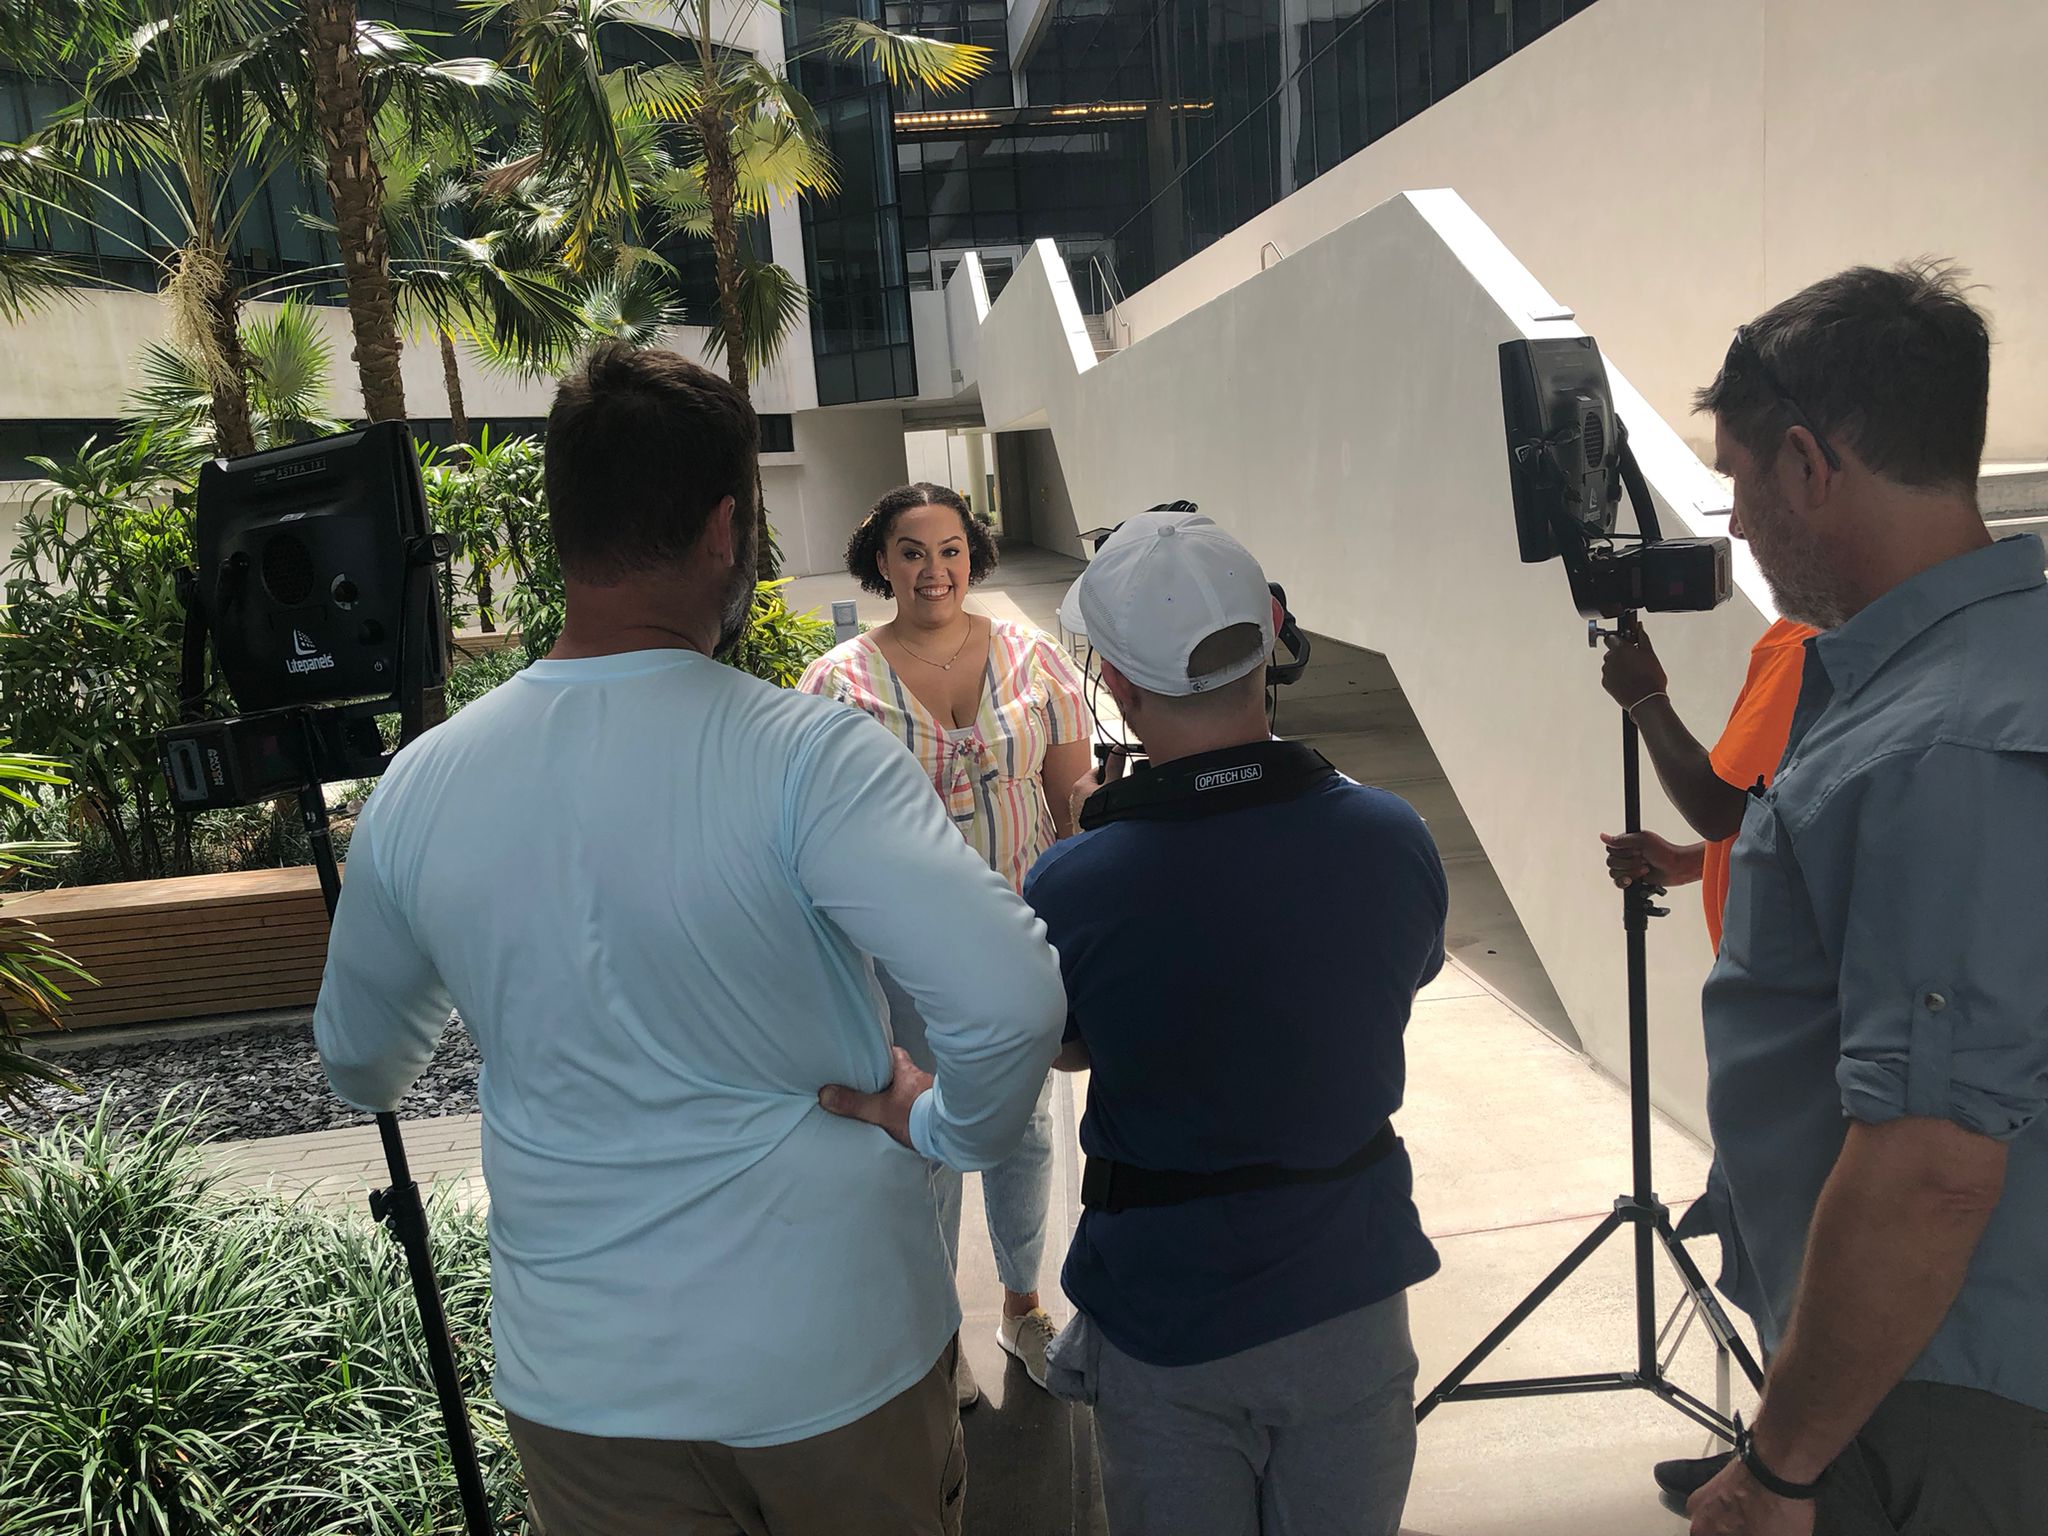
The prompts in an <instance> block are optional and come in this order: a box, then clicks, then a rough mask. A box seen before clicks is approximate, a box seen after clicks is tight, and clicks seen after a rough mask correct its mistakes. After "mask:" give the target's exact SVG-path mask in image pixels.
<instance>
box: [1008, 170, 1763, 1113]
mask: <svg viewBox="0 0 2048 1536" xmlns="http://www.w3.org/2000/svg"><path fill="white" fill-rule="evenodd" d="M1366 272H1369V273H1371V274H1373V280H1372V281H1371V282H1362V281H1360V280H1359V274H1360V273H1366ZM1558 314H1567V315H1568V314H1569V311H1566V310H1561V309H1560V308H1559V306H1558V304H1557V302H1556V301H1555V300H1554V299H1553V298H1552V297H1551V296H1550V294H1549V293H1547V292H1546V291H1545V290H1544V287H1543V285H1542V284H1540V283H1539V282H1538V281H1537V280H1536V279H1535V278H1534V277H1533V276H1531V274H1530V273H1529V271H1528V270H1527V269H1526V268H1524V267H1523V266H1522V265H1521V264H1520V263H1519V262H1518V261H1516V260H1515V258H1514V257H1513V256H1511V255H1510V254H1509V253H1508V251H1507V250H1506V248H1505V247H1504V246H1502V245H1501V243H1500V242H1499V241H1498V240H1497V239H1495V238H1494V236H1493V235H1492V233H1491V232H1490V231H1489V230H1488V229H1487V228H1486V227H1485V225H1484V224H1482V223H1481V222H1480V221H1479V219H1478V218H1477V217H1475V216H1474V214H1473V213H1472V211H1471V210H1470V209H1468V208H1466V207H1465V205H1464V204H1463V203H1462V202H1460V201H1459V199H1458V198H1457V197H1456V196H1455V195H1454V194H1451V193H1447V192H1432V193H1416V194H1407V195H1404V196H1402V197H1399V198H1396V199H1393V200H1392V201H1390V202H1388V203H1386V204H1384V205H1382V206H1380V207H1378V208H1375V209H1373V210H1372V211H1371V212H1369V213H1367V214H1365V215H1363V216H1362V217H1360V218H1357V219H1355V220H1353V221H1352V222H1350V223H1349V224H1346V225H1344V226H1343V227H1342V228H1340V229H1337V230H1336V231H1334V232H1333V233H1331V234H1330V235H1328V236H1326V237H1325V238H1324V239H1322V240H1320V241H1318V242H1315V243H1313V244H1311V245H1308V246H1306V247H1304V248H1301V249H1298V250H1297V251H1296V252H1295V253H1294V254H1293V255H1291V256H1290V257H1289V258H1288V259H1287V260H1286V261H1283V262H1281V263H1280V264H1279V265H1278V266H1276V267H1274V268H1273V269H1272V270H1271V271H1270V272H1267V273H1265V274H1263V275H1261V276H1258V277H1255V278H1253V279H1252V280H1251V281H1249V282H1246V283H1243V284H1241V285H1240V286H1238V287H1236V288H1234V289H1232V290H1231V291H1230V292H1229V293H1227V294H1226V295H1224V296H1223V297H1222V298H1220V299H1218V300H1217V301H1215V302H1213V303H1210V304H1208V305H1206V306H1204V307H1202V308H1200V309H1197V310H1195V311H1193V312H1192V313H1190V314H1187V315H1185V316H1183V317H1182V318H1180V319H1179V320H1178V321H1176V322H1175V323H1173V324H1171V325H1169V326H1166V327H1164V328H1163V329H1160V330H1157V331H1154V332H1153V333H1152V334H1151V335H1149V336H1146V337H1144V338H1143V339H1141V340H1140V341H1138V342H1137V343H1136V344H1134V345H1133V346H1131V347H1129V348H1127V349H1126V350H1124V351H1122V352H1119V353H1116V354H1114V355H1112V356H1111V357H1109V358H1108V359H1107V360H1105V361H1103V362H1101V363H1099V364H1098V363H1097V362H1096V360H1095V358H1094V356H1093V354H1092V352H1088V353H1086V355H1085V356H1082V355H1077V352H1076V349H1075V347H1074V344H1073V339H1072V332H1073V329H1074V326H1075V325H1076V324H1078V320H1079V310H1078V306H1077V305H1076V304H1075V302H1074V297H1073V293H1072V289H1071V287H1070V285H1069V283H1068V280H1067V275H1066V269H1065V266H1064V264H1063V263H1061V262H1060V260H1059V259H1058V255H1057V253H1056V252H1054V251H1053V250H1052V248H1051V246H1050V244H1049V243H1046V242H1042V243H1041V244H1040V245H1039V247H1038V248H1037V249H1035V250H1034V251H1033V253H1032V255H1031V256H1030V258H1029V259H1028V260H1027V261H1026V262H1025V264H1024V265H1023V267H1022V268H1021V269H1020V270H1019V272H1018V274H1017V275H1016V276H1015V277H1014V278H1012V279H1011V281H1010V284H1009V286H1008V287H1007V288H1005V289H1004V291H1003V296H1002V298H1001V299H1000V300H999V301H998V302H997V303H996V305H995V306H994V308H993V309H992V310H991V312H990V313H989V316H988V319H987V321H986V323H985V324H984V326H983V327H982V333H981V336H980V340H979V349H980V353H979V355H980V360H981V362H980V380H981V393H982V401H983V406H984V410H985V412H986V414H987V419H988V422H989V425H990V426H991V427H992V428H997V429H1003V428H1015V427H1018V426H1020V425H1021V426H1030V425H1034V424H1036V423H1037V422H1038V421H1040V420H1044V421H1045V422H1046V423H1047V424H1048V425H1049V428H1050V432H1051V437H1052V439H1053V440H1054V441H1055V442H1056V444H1057V458H1058V461H1059V464H1060V466H1061V469H1062V471H1063V481H1064V485H1065V486H1066V488H1067V489H1068V491H1069V492H1070V494H1071V512H1070V513H1068V514H1066V516H1063V517H1062V518H1061V520H1060V524H1059V531H1060V532H1062V533H1064V532H1065V531H1066V519H1067V517H1071V519H1072V521H1073V523H1074V524H1075V525H1076V526H1078V527H1082V528H1086V527H1092V526H1095V525H1097V524H1101V523H1112V522H1115V521H1118V520H1120V519H1122V518H1124V517H1127V516H1129V515H1130V514H1132V513H1133V512H1137V511H1140V510H1142V509H1143V508H1145V507H1147V506H1150V505H1153V504H1154V503H1157V502H1160V501H1166V500H1171V499H1173V498H1176V497H1188V498H1191V499H1193V500H1194V501H1196V502H1198V503H1200V504H1201V506H1202V509H1203V511H1205V512H1207V513H1209V514H1210V515H1212V516H1214V517H1215V518H1216V520H1217V521H1218V522H1220V523H1222V524H1223V525H1224V526H1226V527H1228V528H1230V529H1232V530H1233V531H1234V532H1236V533H1237V534H1238V535H1239V536H1240V537H1241V538H1243V539H1244V541H1245V542H1246V544H1247V545H1248V546H1249V547H1250V548H1251V549H1252V551H1253V552H1254V553H1255V554H1257V555H1258V556H1259V558H1260V560H1261V562H1262V563H1263V564H1264V566H1265V567H1266V570H1267V572H1268V574H1269V575H1270V576H1272V577H1273V578H1274V579H1275V580H1278V581H1281V582H1284V583H1285V584H1286V586H1287V589H1288V594H1289V597H1290V599H1291V600H1292V603H1293V606H1294V609H1295V611H1296V613H1297V614H1298V615H1299V616H1300V618H1301V621H1302V624H1303V626H1304V627H1305V628H1308V629H1310V630H1313V631H1315V632H1316V633H1319V634H1325V635H1329V636H1331V637H1332V638H1334V639H1337V640H1340V641H1343V642H1344V643H1346V644H1350V645H1358V646H1363V647H1366V648H1368V649H1371V650H1375V651H1380V652H1383V653H1384V654H1385V655H1386V656H1387V657H1388V659H1389V660H1390V662H1391V663H1392V665H1393V668H1394V671H1395V673H1396V675H1397V676H1398V678H1399V679H1400V682H1401V685H1402V688H1403V689H1404V691H1405V692H1406V694H1407V697H1408V700H1409V702H1410V704H1411V705H1412V706H1413V707H1414V709H1415V712H1416V715H1417V718H1418V719H1419V721H1420V722H1421V725H1422V728H1423V730H1424V732H1425V733H1426V734H1427V736H1428V738H1429V742H1430V745H1431V747H1432V748H1433V749H1434V750H1435V752H1436V754H1437V756H1438V758H1439V759H1440V760H1441V761H1442V763H1443V766H1444V769H1445V771H1446V773H1447V775H1448V777H1449V779H1450V781H1451V784H1452V787H1453V788H1454V789H1455V791H1456V792H1457V795H1458V799H1459V802H1460V804H1461V805H1462V806H1463V807H1464V809H1465V811H1466V812H1467V814H1468V815H1469V816H1470V818H1471V821H1472V824H1473V827H1474V829H1475V831H1476V832H1477V834H1478V836H1479V838H1480V841H1481V843H1482V844H1483V846H1484V847H1485V849H1486V851H1487V854H1488V856H1489V858H1490V859H1491V861H1492V864H1493V867H1494V869H1495V870H1496V871H1497V872H1498V874H1499V876H1500V879H1501V882H1502V885H1503V886H1504V887H1505V888H1506V890H1507V893H1508V895H1509V898H1510V899H1511V900H1512V902H1513V904H1514V908H1515V911H1516V913H1517V915H1518V916H1519V917H1520V919H1521V921H1522V924H1523V926H1524V928H1525V929H1526V930H1527V932H1528V935H1529V938H1530V940H1531V942H1532V943H1533V944H1534V946H1535V948H1536V951H1537V954H1538V955H1539V956H1540V958H1541V959H1542V961H1543V964H1544V967H1545V969H1546V970H1547V972H1548V973H1549V976H1550V979H1551V981H1552V983H1553V984H1554V986H1555V987H1556V989H1557V993H1558V995H1559V997H1560V999H1561V1000H1562V1001H1563V1003H1564V1005H1565V1008H1566V1010H1567V1012H1568V1014H1569V1015H1570V1018H1571V1022H1572V1024H1573V1027H1574V1028H1575V1029H1576V1030H1577V1031H1578V1033H1579V1036H1580V1038H1581V1040H1582V1041H1583V1043H1584V1045H1585V1047H1586V1049H1587V1050H1588V1052H1589V1053H1590V1054H1591V1055H1592V1057H1593V1058H1594V1059H1595V1060H1597V1061H1598V1062H1599V1063H1601V1065H1603V1066H1604V1067H1606V1068H1608V1069H1609V1070H1611V1071H1613V1072H1615V1073H1617V1074H1620V1073H1622V1072H1624V1071H1625V1069H1626V1017H1625V1006H1624V1005H1625V991H1624V985H1623V969H1622V932H1621V924H1620V916H1621V912H1620V904H1619V901H1618V899H1617V898H1616V896H1615V893H1614V891H1613V889H1612V887H1611V886H1609V885H1608V883H1607V881H1606V879H1605V876H1604V873H1603V870H1602V865H1601V859H1600V849H1599V844H1598V842H1597V841H1596V834H1598V833H1600V832H1602V831H1614V830H1616V829H1617V825H1618V822H1619V815H1620V795H1621V787H1620V786H1621V775H1620V763H1619V760H1618V759H1619V743H1620V730H1619V728H1618V723H1617V717H1616V714H1615V711H1614V709H1613V707H1612V705H1611V704H1610V703H1608V701H1607V699H1606V697H1605V695H1604V694H1602V693H1601V691H1600V687H1599V672H1598V667H1597V665H1596V662H1595V658H1594V656H1593V654H1592V653H1591V652H1589V651H1588V649H1587V646H1586V630H1585V624H1584V621H1583V620H1581V619H1579V618H1578V617H1577V616H1576V615H1575V613H1574V612H1573V609H1572V604H1571V600H1570V597H1569V595H1568V593H1567V590H1566V585H1565V578H1564V572H1563V570H1562V568H1561V567H1559V566H1557V565H1554V564H1553V565H1549V566H1542V567H1527V566H1523V565H1521V564H1520V563H1519V561H1518V559H1517V555H1516V549H1515V540H1514V522H1513V511H1512V506H1511V502H1510V497H1509V487H1508V477H1507V466H1506V460H1505V454H1504V452H1503V449H1502V442H1501V425H1500V419H1501V418H1500V384H1499V372H1498V363H1497V346H1498V344H1499V343H1500V342H1501V341H1504V340H1507V339H1509V338H1512V337H1515V336H1518V335H1569V334H1576V333H1577V327H1576V326H1575V325H1573V324H1572V323H1571V321H1570V320H1569V319H1544V318H1540V317H1544V316H1554V315H1558ZM1603 340H1604V338H1603ZM1610 364H1611V365H1612V366H1613V367H1614V370H1615V375H1616V378H1615V392H1616V398H1617V403H1618V404H1619V406H1620V408H1621V410H1622V413H1623V415H1624V417H1625V419H1626V420H1627V422H1628V426H1629V431H1630V435H1631V438H1632V440H1633V441H1634V442H1635V444H1636V447H1637V450H1638V453H1639V455H1640V456H1641V459H1642V461H1643V467H1644V471H1645V474H1646V475H1647V477H1648V478H1649V480H1650V482H1651V485H1652V486H1653V488H1654V489H1655V490H1656V492H1657V494H1658V497H1659V499H1660V501H1661V502H1662V504H1663V506H1662V512H1663V516H1664V521H1665V532H1666V533H1667V534H1672V535H1678V534H1684V533H1688V532H1717V531H1720V529H1721V528H1722V527H1724V526H1725V522H1724V514H1725V501H1724V493H1723V492H1722V491H1721V489H1720V487H1719V486H1718V485H1717V483H1716V482H1715V481H1714V479H1713V477H1712V476H1711V475H1709V474H1708V473H1707V471H1706V470H1705V468H1704V467H1703V466H1702V465H1701V464H1700V463H1699V461H1698V460H1697V459H1696V458H1694V457H1693V455H1692V454H1691V453H1690V452H1689V451H1688V450H1687V448H1686V447H1685V445H1684V444H1683V443H1682V442H1681V441H1680V440H1679V438H1678V437H1677V435H1676V434H1675V433H1674V432H1673V431H1672V430H1671V429H1670V428H1669V427H1668V426H1666V425H1665V424H1664V423H1663V422H1662V421H1661V420H1660V419H1659V418H1658V417H1657V416H1656V415H1655V413H1654V412H1652V411H1651V410H1649V408H1648V407H1647V406H1646V405H1645V403H1644V402H1643V399H1642V397H1641V396H1640V395H1638V394H1636V392H1635V391H1634V390H1632V389H1630V388H1629V387H1628V384H1627V381H1626V380H1624V379H1622V378H1621V377H1620V372H1621V370H1624V369H1626V368H1627V367H1628V364H1629V358H1628V356H1627V354H1626V353H1625V352H1623V353H1620V355H1618V356H1613V355H1611V356H1610ZM1007 446H1008V445H1007V444H1006V447H1007ZM1005 462H1006V464H1008V463H1009V462H1010V460H1009V459H1008V458H1007V457H1006V460H1005ZM1054 547H1056V548H1071V545H1061V544H1059V543H1058V542H1057V541H1056V540H1055V541H1054ZM1737 575H1738V580H1739V582H1740V585H1741V591H1740V593H1739V595H1738V596H1737V598H1736V600H1735V601H1734V602H1733V603H1731V604H1729V605H1728V606H1726V607H1724V608H1723V609H1721V610H1720V611H1719V612H1717V613H1714V614H1710V615H1694V616H1684V617H1671V618H1666V619H1662V620H1660V621H1657V622H1656V623H1655V624H1654V625H1653V628H1654V629H1655V631H1656V634H1657V638H1658V642H1659V649H1660V652H1661V653H1662V654H1663V656H1664V658H1665V660H1666V661H1667V663H1668V665H1669V668H1670V672H1671V677H1672V691H1673V695H1674V697H1677V698H1679V699H1681V700H1682V701H1683V708H1684V710H1685V712H1686V715H1687V717H1688V718H1690V719H1692V720H1694V721H1696V722H1697V723H1698V724H1699V726H1700V727H1701V728H1702V729H1708V728H1709V727H1710V726H1711V725H1712V724H1713V723H1714V722H1715V721H1717V720H1719V719H1720V718H1722V717H1723V715H1724V714H1725V712H1726V710H1727V708H1728V706H1729V705H1730V704H1731V703H1732V701H1733V698H1734V694H1735V690H1736V688H1737V686H1738V685H1739V683H1740V681H1741V678H1742V675H1743V670H1744V659H1745V654H1746V652H1747V649H1748V646H1749V644H1750V643H1751V641H1752V640H1753V639H1754V638H1755V636H1756V635H1757V634H1758V633H1759V632H1760V631H1761V630H1762V629H1763V628H1764V626H1765V624H1766V623H1767V622H1768V618H1769V616H1770V609H1769V599H1768V596H1767V594H1766V593H1765V591H1764V588H1763V584H1762V581H1761V578H1760V577H1759V575H1758V573H1757V571H1756V569H1755V566H1754V564H1753V563H1752V562H1750V561H1749V560H1748V559H1747V557H1746V553H1745V552H1743V551H1742V550H1741V549H1740V548H1739V547H1738V559H1737ZM1646 778H1647V775H1646ZM1646 802H1647V815H1648V820H1649V823H1650V824H1651V825H1652V826H1663V827H1668V828H1674V829H1675V828H1676V827H1677V826H1678V825H1679V823H1678V820H1677V817H1676V814H1675V813H1674V812H1673V811H1672V810H1671V809H1670V807H1669V806H1668V804H1667V803H1666V802H1665V801H1664V800H1663V799H1662V797H1661V796H1660V795H1659V794H1658V793H1657V791H1656V790H1655V788H1654V787H1649V788H1647V790H1646ZM1671 907H1672V909H1673V915H1672V916H1671V917H1670V918H1668V919H1666V920H1664V921H1663V922H1660V923H1659V924H1658V925H1657V927H1656V929H1655V931H1654V933H1653V935H1652V939H1651V944H1650V952H1651V977H1650V983H1651V1001H1652V1009H1653V1017H1652V1031H1653V1050H1652V1058H1651V1069H1652V1070H1651V1087H1652V1091H1653V1093H1654V1095H1655V1097H1656V1100H1657V1102H1658V1103H1659V1104H1660V1105H1662V1106H1663V1107H1664V1108H1665V1109H1666V1110H1667V1111H1669V1112H1670V1113H1672V1114H1673V1115H1675V1116H1676V1117H1677V1118H1678V1119H1679V1120H1680V1121H1682V1122H1683V1123H1685V1124H1687V1125H1689V1126H1691V1127H1692V1128H1693V1129H1695V1130H1703V1129H1704V1081H1705V1068H1704V1059H1703V1053H1702V1047H1701V1042H1700V1021H1699V985H1700V981H1701V979H1702V978H1703V976H1704V974H1705V972H1706V969H1707V962H1708V951H1707V946H1706V937H1705V933H1704V923H1703V922H1702V920H1701V918H1700V915H1699V906H1698V903H1697V901H1694V900H1686V899H1682V896H1681V898H1679V899H1674V900H1673V901H1672V902H1671ZM1616 1131H1617V1134H1621V1133H1622V1129H1621V1128H1619V1127H1617V1128H1616Z"/></svg>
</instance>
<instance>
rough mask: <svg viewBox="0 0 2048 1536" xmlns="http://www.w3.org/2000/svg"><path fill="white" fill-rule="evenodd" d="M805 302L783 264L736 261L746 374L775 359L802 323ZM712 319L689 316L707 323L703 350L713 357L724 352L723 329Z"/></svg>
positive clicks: (807, 299)
mask: <svg viewBox="0 0 2048 1536" xmlns="http://www.w3.org/2000/svg"><path fill="white" fill-rule="evenodd" d="M808 302H809V295H807V294H806V293H805V292H804V287H803V284H801V283H799V282H798V281H797V280H796V278H795V276H794V275H793V274H792V273H791V272H790V270H789V269H788V268H787V267H783V266H778V265H777V264H776V263H774V262H772V261H751V260H750V261H742V262H741V263H740V317H741V318H740V334H741V335H742V336H744V337H745V338H746V350H747V358H746V362H747V372H748V374H750V375H752V374H757V373H759V372H760V371H761V370H762V369H764V368H766V367H767V366H768V365H769V364H770V363H772V362H773V361H774V360H775V355H776V353H778V352H780V351H781V350H782V347H783V344H784V343H785V342H787V341H788V340H789V338H790V336H791V335H793V334H794V333H795V331H796V328H797V326H798V325H799V324H801V323H802V321H803V318H804V310H805V308H806V306H807V304H808ZM715 319H716V317H715V316H709V317H707V316H701V315H693V316H691V320H692V321H693V322H694V323H696V324H701V325H708V326H710V331H711V334H710V335H709V336H708V337H707V338H706V340H705V343H704V352H705V355H706V356H707V357H709V358H712V359H713V360H716V359H719V358H722V357H724V356H725V329H724V327H723V326H720V325H718V324H716V323H715Z"/></svg>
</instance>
